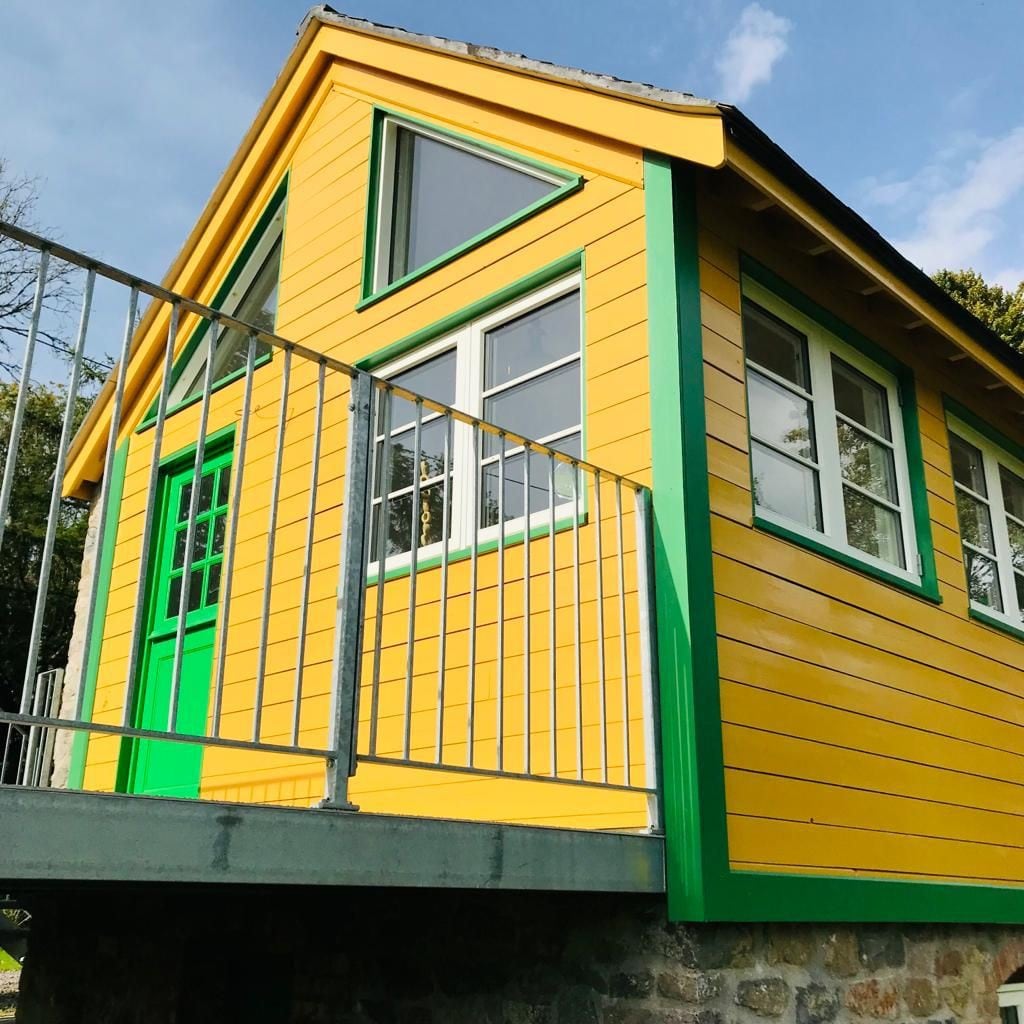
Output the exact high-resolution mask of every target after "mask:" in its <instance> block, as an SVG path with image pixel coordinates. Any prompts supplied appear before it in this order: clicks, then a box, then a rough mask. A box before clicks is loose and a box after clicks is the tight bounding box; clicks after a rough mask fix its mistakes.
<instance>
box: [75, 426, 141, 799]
mask: <svg viewBox="0 0 1024 1024" xmlns="http://www.w3.org/2000/svg"><path fill="white" fill-rule="evenodd" d="M127 466H128V441H127V440H125V441H123V442H122V443H121V445H120V447H119V448H118V449H117V451H115V452H114V461H113V467H112V469H111V472H110V479H109V480H108V481H107V486H108V487H109V488H110V499H109V504H108V505H107V521H106V523H104V526H103V536H102V537H101V538H99V539H98V540H97V558H96V566H95V569H94V570H93V571H94V572H96V573H98V574H99V585H98V587H97V588H96V608H95V609H94V611H93V617H92V628H91V630H90V636H89V664H88V665H84V666H83V667H82V678H81V685H82V686H83V687H84V694H85V700H84V703H83V704H82V717H83V718H84V719H85V720H86V721H88V720H89V718H90V717H91V716H92V709H93V701H94V700H95V698H96V678H97V676H98V674H99V669H100V655H101V653H102V648H103V627H104V626H105V625H106V620H107V598H108V596H109V594H110V576H111V573H112V572H113V568H114V549H115V545H116V542H117V527H118V523H119V520H120V514H119V513H120V509H121V497H122V495H123V493H124V477H125V469H126V468H127ZM88 748H89V733H87V732H76V733H75V736H74V739H73V740H72V741H71V766H70V768H69V769H68V789H81V788H82V784H83V782H84V781H85V762H86V757H87V755H88Z"/></svg>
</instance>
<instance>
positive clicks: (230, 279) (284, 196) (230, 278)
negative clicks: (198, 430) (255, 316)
mask: <svg viewBox="0 0 1024 1024" xmlns="http://www.w3.org/2000/svg"><path fill="white" fill-rule="evenodd" d="M290 173H291V171H286V172H285V175H284V177H283V178H282V179H281V183H280V184H279V185H278V186H277V188H276V189H275V190H274V194H273V195H272V196H271V197H270V199H269V200H268V202H267V205H266V206H265V207H264V208H263V212H262V213H261V214H260V216H259V219H258V220H257V221H256V223H255V225H254V226H253V229H252V231H250V232H249V236H248V237H247V238H246V240H245V243H244V244H243V245H242V248H241V250H240V251H239V253H238V255H237V256H236V257H235V260H234V262H233V263H232V264H231V267H230V269H229V270H228V272H227V274H226V275H225V277H224V280H223V281H222V282H221V285H220V287H219V288H218V289H217V294H216V295H214V297H213V299H212V301H211V302H210V305H211V306H212V307H213V308H214V309H219V308H220V306H221V304H222V303H223V302H224V301H225V300H226V299H227V297H228V295H229V294H230V292H231V289H232V288H234V286H235V282H236V281H237V280H238V278H239V276H240V275H241V273H242V271H243V270H244V269H245V265H246V263H248V262H249V257H250V256H252V254H253V251H254V250H255V249H256V246H257V245H259V243H260V240H261V239H262V237H263V234H264V232H265V231H266V230H267V228H268V227H269V226H270V223H271V221H272V220H273V219H274V218H275V217H276V216H277V214H278V212H279V210H280V209H281V208H282V207H283V208H284V209H285V210H287V208H288V176H289V174H290ZM275 320H276V316H275ZM209 329H210V321H209V320H201V321H200V322H199V323H198V324H197V325H196V328H195V330H194V331H193V332H192V335H191V337H190V338H189V339H188V341H187V342H186V344H185V347H184V348H183V349H182V350H181V355H179V356H178V358H177V359H176V360H175V362H174V368H173V369H172V370H171V387H172V388H173V387H174V385H175V384H177V383H178V378H179V377H180V376H181V375H182V373H184V371H185V367H186V366H188V363H189V360H190V359H191V358H192V356H193V354H194V353H195V351H196V349H197V348H198V347H199V345H200V343H201V342H202V340H203V338H205V337H206V334H207V332H208V331H209ZM272 358H273V352H267V353H265V354H264V355H262V356H260V357H259V358H258V359H257V360H256V363H255V366H256V367H260V366H264V365H266V364H267V363H269V362H270V360H271V359H272ZM244 376H245V369H244V367H243V368H242V369H239V370H235V371H233V372H232V373H229V374H228V375H227V376H226V377H222V378H221V379H220V380H218V381H215V382H214V385H213V388H212V389H211V394H212V392H214V391H219V390H220V389H221V388H224V387H227V386H228V385H229V384H231V383H233V382H234V381H236V380H238V379H239V378H241V377H244ZM202 397H203V396H202V395H193V396H192V397H191V398H186V399H184V400H183V401H181V402H178V403H176V404H175V405H173V406H171V407H170V408H169V409H168V410H167V415H168V416H173V415H174V414H175V413H176V412H180V411H181V410H182V409H187V408H188V407H189V406H191V405H195V404H196V402H199V401H202ZM158 401H159V399H155V400H154V401H153V404H152V405H151V406H150V408H149V411H148V412H147V413H146V416H145V418H144V419H143V421H142V423H140V424H139V426H138V427H136V430H135V432H136V433H137V434H140V433H142V432H143V431H145V430H148V429H149V428H150V427H152V426H153V424H154V423H156V407H157V404H158Z"/></svg>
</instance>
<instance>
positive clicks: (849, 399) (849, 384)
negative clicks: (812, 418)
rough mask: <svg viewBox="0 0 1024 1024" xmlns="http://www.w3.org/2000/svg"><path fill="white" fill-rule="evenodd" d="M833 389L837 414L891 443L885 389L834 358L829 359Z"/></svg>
mask: <svg viewBox="0 0 1024 1024" xmlns="http://www.w3.org/2000/svg"><path fill="white" fill-rule="evenodd" d="M832 388H833V391H834V392H835V400H836V410H837V411H838V412H841V413H842V414H843V415H844V416H848V417H849V418H850V419H851V420H856V421H857V422H858V423H860V424H861V425H862V426H865V427H867V428H868V430H870V431H872V432H873V433H875V434H878V435H879V436H880V437H884V438H885V439H886V440H887V441H891V440H892V431H891V429H890V425H889V403H888V400H887V396H886V392H885V388H883V387H882V386H881V385H880V384H876V383H875V382H874V381H873V380H870V379H869V378H868V377H865V376H864V374H862V373H860V372H859V371H858V370H855V369H854V368H853V367H852V366H849V365H847V364H846V363H844V362H843V361H842V360H841V359H837V358H836V357H835V356H833V357H832Z"/></svg>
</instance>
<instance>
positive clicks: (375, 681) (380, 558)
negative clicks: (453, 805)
mask: <svg viewBox="0 0 1024 1024" xmlns="http://www.w3.org/2000/svg"><path fill="white" fill-rule="evenodd" d="M392 394H393V392H392V391H391V388H390V387H387V386H386V385H385V387H384V390H383V394H381V395H379V396H378V412H379V418H380V419H381V421H382V422H383V426H382V427H381V430H380V434H381V435H382V440H381V452H380V469H379V470H378V472H379V474H380V510H379V513H378V519H377V607H376V612H375V615H374V626H373V675H372V678H371V679H370V756H371V757H373V756H375V755H376V753H377V718H378V715H379V713H380V659H381V650H382V647H383V643H384V586H385V583H386V581H387V576H386V574H385V569H386V566H387V557H388V540H389V538H390V536H391V529H390V523H389V521H388V508H389V497H388V492H389V491H390V490H391V401H392ZM374 434H375V435H376V434H377V431H376V429H375V430H374Z"/></svg>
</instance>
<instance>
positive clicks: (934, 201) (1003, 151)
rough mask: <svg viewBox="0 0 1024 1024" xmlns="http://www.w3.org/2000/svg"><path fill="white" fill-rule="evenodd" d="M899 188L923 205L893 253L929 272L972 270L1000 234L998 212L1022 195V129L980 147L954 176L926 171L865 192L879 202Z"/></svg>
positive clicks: (947, 171)
mask: <svg viewBox="0 0 1024 1024" xmlns="http://www.w3.org/2000/svg"><path fill="white" fill-rule="evenodd" d="M900 184H906V185H907V188H906V189H905V191H904V194H905V195H906V194H910V193H912V192H915V191H916V192H917V194H918V195H919V196H921V197H923V198H924V204H923V206H922V207H921V208H920V211H919V213H918V214H917V218H916V222H915V223H914V226H913V228H912V229H911V230H910V231H909V232H908V233H906V234H905V235H904V236H903V237H902V238H899V239H897V240H896V241H895V243H894V244H895V245H896V247H897V248H898V249H900V250H901V251H902V252H903V254H904V255H905V256H907V257H908V258H909V259H910V260H912V261H913V262H914V263H916V264H917V265H918V266H921V267H923V268H924V269H925V270H928V271H932V270H936V269H938V268H940V267H967V266H972V265H976V264H978V263H979V260H980V259H981V258H982V257H983V256H984V254H985V251H986V249H988V247H989V245H990V244H991V243H992V242H993V240H995V239H996V238H997V237H998V236H999V234H1000V233H1001V231H1002V230H1003V228H1004V222H1003V218H1002V217H1001V216H1000V213H1001V211H1003V210H1004V209H1005V208H1006V207H1007V206H1008V205H1009V204H1010V203H1011V202H1012V201H1013V200H1014V199H1016V198H1017V197H1018V196H1019V195H1020V194H1021V193H1022V192H1024V125H1022V126H1019V127H1017V128H1014V129H1013V130H1012V131H1010V132H1008V133H1007V134H1006V135H1003V136H1002V137H1000V138H997V139H994V140H988V141H986V142H984V143H981V144H980V145H979V146H978V148H976V150H975V151H974V153H973V155H972V157H971V159H969V160H968V162H967V165H966V167H964V168H963V170H962V171H961V172H960V173H958V174H955V173H953V171H952V169H950V168H948V167H946V168H945V169H941V168H938V167H935V166H930V167H926V168H925V169H924V170H923V171H922V172H921V173H920V174H918V175H916V176H914V177H913V178H911V179H909V181H908V182H906V183H893V184H890V185H888V186H883V187H882V188H881V189H879V188H878V187H875V188H874V190H873V191H872V190H871V189H870V187H869V196H872V195H873V196H874V198H875V201H876V202H877V201H879V195H881V199H882V201H884V199H885V198H886V191H885V189H886V188H888V189H889V196H890V197H891V196H892V195H895V194H898V192H899V188H894V186H897V185H900ZM1010 272H1013V271H1010Z"/></svg>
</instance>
